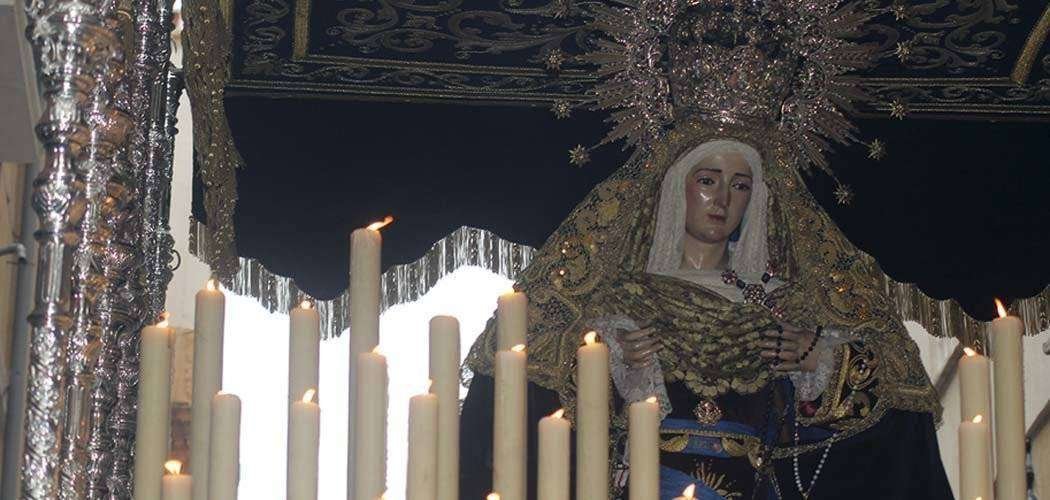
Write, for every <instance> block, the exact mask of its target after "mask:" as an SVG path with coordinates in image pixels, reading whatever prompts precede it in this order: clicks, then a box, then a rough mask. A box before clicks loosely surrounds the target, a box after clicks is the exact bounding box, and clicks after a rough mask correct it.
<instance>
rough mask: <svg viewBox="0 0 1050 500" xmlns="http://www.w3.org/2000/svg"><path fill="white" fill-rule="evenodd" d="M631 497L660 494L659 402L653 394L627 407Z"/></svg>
mask: <svg viewBox="0 0 1050 500" xmlns="http://www.w3.org/2000/svg"><path fill="white" fill-rule="evenodd" d="M627 425H628V427H627V442H628V444H627V446H628V447H629V448H630V456H629V460H630V466H631V471H630V480H629V482H630V500H658V499H659V497H660V405H659V403H657V399H656V397H651V398H649V399H646V400H645V401H638V402H636V403H632V404H631V407H630V409H629V410H628V423H627Z"/></svg>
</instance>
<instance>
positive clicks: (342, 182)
mask: <svg viewBox="0 0 1050 500" xmlns="http://www.w3.org/2000/svg"><path fill="white" fill-rule="evenodd" d="M227 110H228V112H229V116H230V125H231V128H232V130H233V132H234V137H235V140H236V143H237V147H238V149H239V150H240V152H241V154H242V155H243V157H244V160H245V163H246V168H244V169H242V170H241V171H239V173H238V183H239V186H238V194H239V197H240V199H239V200H238V204H237V213H236V218H235V224H236V238H237V247H238V253H239V254H240V255H241V256H242V257H250V258H256V259H259V260H260V261H261V262H262V263H264V264H265V265H266V266H267V267H269V268H270V269H271V270H272V271H274V272H277V273H278V274H282V275H286V276H291V277H294V278H295V279H296V282H297V284H298V285H299V286H300V287H301V288H303V289H304V290H306V291H307V292H308V293H310V294H312V295H314V296H316V297H318V298H331V297H333V296H336V295H338V294H339V293H341V292H342V291H343V290H344V289H345V287H346V285H347V274H348V267H349V264H348V255H349V248H348V234H349V233H350V231H352V230H353V229H354V228H357V227H361V226H363V225H366V224H367V223H369V222H372V221H374V220H378V219H381V218H382V217H383V216H384V215H386V214H393V215H394V216H395V217H397V219H398V220H397V222H396V223H395V224H394V225H392V226H391V227H389V228H387V229H384V240H385V245H384V248H383V250H384V255H383V262H384V265H385V266H390V265H395V264H401V263H406V262H411V261H414V260H416V259H418V258H419V257H420V256H422V255H423V253H424V252H426V250H427V249H429V247H430V246H431V245H432V244H433V243H434V242H435V241H436V240H438V239H440V238H442V237H444V236H445V235H447V234H448V233H450V232H451V231H452V230H454V229H456V228H458V227H459V226H461V225H470V226H475V227H480V228H484V229H488V230H491V231H494V232H496V233H497V234H499V235H500V236H501V237H503V238H504V239H507V240H511V241H515V242H518V243H524V244H528V245H532V246H539V245H541V244H542V243H543V241H544V240H545V239H546V237H547V236H548V235H549V234H550V232H551V231H553V229H554V228H555V227H557V225H558V224H559V223H560V222H561V221H562V220H563V219H564V218H565V217H566V216H567V215H568V213H569V211H570V210H571V209H572V208H573V207H574V206H575V204H576V203H577V202H578V201H579V200H580V199H581V198H582V197H583V196H584V194H586V193H587V192H588V191H589V190H590V188H591V187H592V186H593V185H595V184H596V183H597V182H599V181H600V180H601V179H603V178H605V177H606V176H607V175H608V174H609V173H611V172H612V171H613V170H615V169H616V168H617V167H618V166H619V165H620V164H621V163H622V162H623V160H624V159H625V158H626V157H627V153H626V152H623V151H621V150H619V147H618V145H613V146H606V147H604V148H601V149H600V150H598V151H597V152H595V153H594V155H593V159H592V161H591V163H589V164H587V165H585V166H584V167H582V168H579V167H575V166H572V165H570V164H569V162H568V154H567V151H568V149H569V148H571V147H572V146H575V145H576V144H578V143H582V144H594V143H595V142H597V140H598V139H599V138H600V137H602V135H603V134H604V133H605V130H606V125H605V124H604V123H603V122H602V116H600V115H598V114H594V113H581V112H579V111H577V112H575V113H574V115H573V117H572V118H571V119H569V120H557V119H555V118H554V116H553V115H552V113H551V112H550V111H549V110H548V109H545V108H538V107H525V106H457V105H450V104H421V103H391V102H362V101H339V100H313V99H297V100H292V99H268V98H264V97H230V98H227ZM858 125H859V126H860V128H861V134H862V137H864V138H865V139H871V138H875V137H878V138H880V139H882V140H883V141H884V142H886V143H887V146H888V153H889V154H888V156H887V157H886V158H885V159H883V160H881V161H874V160H871V159H868V158H867V150H866V148H865V147H864V146H862V145H861V146H853V147H849V148H845V147H840V148H839V149H838V151H837V152H836V153H835V154H833V155H832V157H831V161H832V165H833V168H835V169H836V171H837V172H838V175H839V176H840V178H841V179H842V180H843V181H844V182H845V183H847V184H849V185H850V186H852V187H853V190H854V192H855V193H856V197H855V199H854V200H853V202H852V203H851V204H850V205H849V206H845V207H843V206H839V205H837V204H836V203H835V201H834V195H833V194H832V191H833V190H834V188H835V185H834V182H832V181H831V180H830V179H829V178H827V177H825V176H823V175H820V174H818V175H815V176H813V177H811V178H810V179H809V185H810V188H811V190H812V191H813V193H814V194H815V196H816V197H817V199H818V200H820V201H821V203H822V204H823V205H824V206H825V208H826V209H827V210H828V211H829V213H830V214H831V215H832V217H833V218H834V219H835V221H836V222H837V223H838V224H839V225H840V226H841V227H842V229H843V231H844V232H845V233H846V235H847V236H848V237H849V238H850V239H851V240H852V241H853V242H854V243H855V244H856V245H857V246H859V247H860V248H862V249H864V250H865V251H867V252H869V253H871V254H872V255H874V256H875V257H876V259H878V261H879V263H880V264H881V265H882V267H883V268H884V270H885V271H886V272H887V273H888V274H889V275H890V276H891V277H893V278H894V279H896V280H899V281H904V282H914V283H917V284H918V285H919V286H920V287H921V288H922V290H923V291H924V292H926V293H927V294H928V295H930V296H932V297H935V298H939V299H944V298H949V297H950V298H954V299H957V300H958V301H959V302H960V303H961V304H962V305H963V307H964V308H965V309H966V310H967V312H969V313H970V314H971V315H974V316H976V317H978V318H981V319H987V318H990V317H991V316H992V298H993V297H994V296H999V297H1004V298H1007V299H1015V298H1021V297H1026V296H1030V295H1033V294H1035V293H1037V292H1039V291H1040V290H1042V289H1043V288H1044V287H1045V286H1046V285H1047V283H1048V282H1050V264H1048V262H1047V255H1048V252H1047V249H1048V243H1050V241H1048V239H1050V237H1048V235H1047V233H1048V232H1050V202H1048V200H1047V191H1048V188H1050V173H1048V167H1050V159H1048V158H1050V157H1048V154H1047V152H1048V151H1050V149H1048V142H1050V125H1048V124H1045V123H1018V122H1013V123H989V122H960V121H937V120H916V119H908V120H903V121H899V120H888V119H870V120H859V121H858ZM197 192H198V193H199V192H200V186H198V187H197ZM195 198H196V199H195V206H194V215H195V216H196V217H198V218H199V219H200V220H204V219H205V217H204V213H203V207H202V206H201V205H200V197H199V196H198V197H195Z"/></svg>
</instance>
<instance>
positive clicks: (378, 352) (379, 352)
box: [372, 345, 383, 355]
mask: <svg viewBox="0 0 1050 500" xmlns="http://www.w3.org/2000/svg"><path fill="white" fill-rule="evenodd" d="M372 353H373V354H380V355H381V354H383V351H380V350H379V346H378V345H377V346H375V347H373V348H372Z"/></svg>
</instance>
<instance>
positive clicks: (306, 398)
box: [303, 389, 317, 403]
mask: <svg viewBox="0 0 1050 500" xmlns="http://www.w3.org/2000/svg"><path fill="white" fill-rule="evenodd" d="M315 395H317V389H307V390H306V392H304V393H303V402H304V403H310V402H313V400H314V396H315Z"/></svg>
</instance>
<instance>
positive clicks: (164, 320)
mask: <svg viewBox="0 0 1050 500" xmlns="http://www.w3.org/2000/svg"><path fill="white" fill-rule="evenodd" d="M169 316H171V314H170V313H168V312H167V311H164V312H162V313H160V321H159V322H158V323H157V328H167V327H168V317H169Z"/></svg>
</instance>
